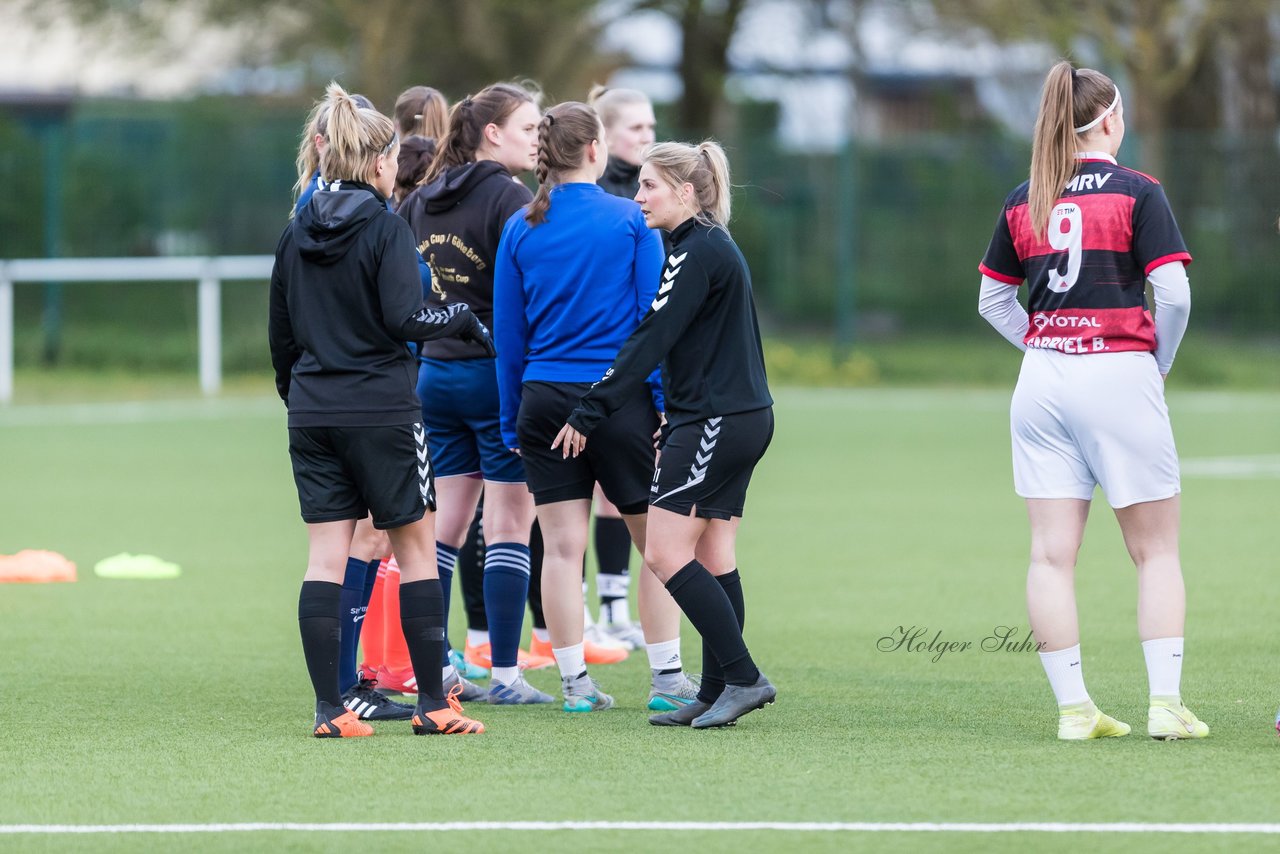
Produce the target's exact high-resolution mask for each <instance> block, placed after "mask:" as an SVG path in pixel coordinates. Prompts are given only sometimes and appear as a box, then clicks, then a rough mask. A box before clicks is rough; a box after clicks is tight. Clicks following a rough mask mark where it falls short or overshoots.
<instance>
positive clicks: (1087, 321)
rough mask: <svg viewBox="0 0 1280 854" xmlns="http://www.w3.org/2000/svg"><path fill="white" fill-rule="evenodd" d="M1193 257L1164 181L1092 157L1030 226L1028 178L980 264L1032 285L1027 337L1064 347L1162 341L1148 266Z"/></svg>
mask: <svg viewBox="0 0 1280 854" xmlns="http://www.w3.org/2000/svg"><path fill="white" fill-rule="evenodd" d="M1171 261H1181V262H1183V263H1184V264H1187V263H1190V262H1191V254H1190V253H1189V252H1187V247H1186V244H1185V243H1183V241H1182V234H1181V233H1180V232H1179V231H1178V224H1177V222H1175V221H1174V218H1173V211H1171V210H1170V209H1169V200H1168V199H1166V198H1165V195H1164V190H1163V188H1161V186H1160V182H1159V181H1157V180H1156V179H1155V178H1152V177H1151V176H1149V175H1144V174H1142V173H1141V172H1135V171H1134V170H1132V169H1126V168H1124V167H1123V166H1118V165H1116V164H1115V163H1114V162H1112V161H1111V160H1109V159H1103V158H1097V159H1094V158H1087V159H1083V160H1081V162H1080V169H1079V171H1078V172H1077V173H1076V176H1075V177H1074V178H1072V179H1071V181H1070V182H1069V183H1068V184H1067V186H1066V189H1065V191H1064V192H1063V194H1062V196H1061V197H1060V198H1059V199H1058V202H1057V204H1056V205H1054V207H1053V212H1052V214H1050V216H1049V226H1048V228H1047V229H1046V230H1045V233H1044V236H1043V237H1042V238H1040V239H1037V238H1036V236H1035V233H1034V232H1033V231H1032V230H1031V217H1030V215H1029V212H1028V207H1027V183H1026V182H1024V183H1023V184H1021V185H1020V186H1019V187H1018V188H1017V189H1015V190H1014V191H1013V192H1012V193H1010V194H1009V197H1008V199H1006V200H1005V203H1004V210H1003V211H1001V213H1000V217H999V218H998V219H997V220H996V230H995V234H994V235H993V236H992V238H991V245H990V246H988V247H987V254H986V255H985V256H984V257H983V259H982V263H981V264H979V265H978V269H979V270H981V271H982V273H983V275H986V276H990V277H991V278H993V279H996V280H998V281H1001V282H1006V283H1008V284H1010V285H1014V286H1017V285H1020V284H1022V282H1023V281H1024V280H1025V281H1026V282H1027V286H1028V288H1029V289H1030V292H1029V295H1028V301H1027V313H1028V314H1029V315H1030V324H1029V325H1028V327H1027V335H1026V338H1025V339H1024V340H1025V343H1026V345H1027V346H1028V347H1039V348H1044V349H1050V350H1060V351H1062V352H1064V353H1096V352H1104V351H1107V352H1117V351H1122V350H1155V348H1156V338H1155V324H1154V322H1153V321H1152V319H1151V313H1150V312H1149V311H1148V310H1147V305H1146V279H1147V274H1148V273H1150V272H1151V271H1152V270H1154V269H1155V268H1156V267H1159V266H1160V265H1161V264H1167V263H1169V262H1171Z"/></svg>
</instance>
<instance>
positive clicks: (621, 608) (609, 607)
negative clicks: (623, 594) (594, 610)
mask: <svg viewBox="0 0 1280 854" xmlns="http://www.w3.org/2000/svg"><path fill="white" fill-rule="evenodd" d="M600 622H602V623H612V624H614V625H615V626H629V625H631V609H630V608H628V607H627V600H626V599H614V600H613V601H612V602H605V603H604V604H602V605H601V606H600Z"/></svg>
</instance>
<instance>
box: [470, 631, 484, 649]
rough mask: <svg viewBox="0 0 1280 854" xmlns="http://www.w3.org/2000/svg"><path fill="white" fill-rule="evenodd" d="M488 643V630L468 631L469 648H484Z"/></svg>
mask: <svg viewBox="0 0 1280 854" xmlns="http://www.w3.org/2000/svg"><path fill="white" fill-rule="evenodd" d="M488 642H489V630H488V629H467V646H484V645H485V644H487V643H488Z"/></svg>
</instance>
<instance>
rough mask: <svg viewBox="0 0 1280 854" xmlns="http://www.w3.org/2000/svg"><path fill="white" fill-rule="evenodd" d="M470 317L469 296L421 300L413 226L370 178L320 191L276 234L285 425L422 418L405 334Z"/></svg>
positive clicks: (449, 330)
mask: <svg viewBox="0 0 1280 854" xmlns="http://www.w3.org/2000/svg"><path fill="white" fill-rule="evenodd" d="M474 325H475V320H474V318H473V317H472V315H471V312H470V311H468V310H467V309H466V306H458V305H454V306H449V307H448V308H443V309H431V310H428V309H425V308H424V307H423V304H422V285H421V280H420V279H419V277H418V263H417V258H416V257H415V256H414V250H413V234H412V233H411V232H410V231H409V227H408V226H406V225H405V224H404V222H403V221H402V220H401V219H400V218H399V217H397V216H396V215H395V214H393V213H391V212H390V211H388V210H387V201H386V199H385V198H383V196H382V195H381V194H380V193H378V191H377V190H375V189H374V188H373V187H371V186H369V185H368V184H361V183H356V182H348V181H341V182H334V183H332V184H329V185H327V186H326V187H325V188H324V189H323V190H321V191H317V192H316V194H315V195H314V196H312V197H311V201H309V202H308V203H307V204H306V205H305V206H304V207H303V208H302V210H301V211H299V212H298V215H297V216H296V217H295V218H294V220H293V222H291V223H289V225H288V227H286V228H285V230H284V234H283V235H281V237H280V243H279V245H277V247H276V263H275V267H274V268H273V269H272V271H271V297H270V315H269V319H268V325H267V334H268V338H269V340H270V343H271V364H272V366H273V367H274V368H275V372H276V389H277V390H278V391H279V393H280V397H281V398H282V399H283V400H284V401H285V402H286V403H287V404H288V407H289V426H290V427H376V426H389V425H396V424H413V423H416V422H418V421H421V420H422V408H421V407H422V405H421V403H420V402H419V400H418V395H417V392H416V388H417V381H418V371H417V363H416V362H415V360H414V358H413V356H412V354H410V352H409V350H408V348H406V347H405V345H404V342H405V341H422V340H428V339H432V338H438V337H441V336H445V335H458V334H465V333H467V332H468V331H469V330H471V329H472V328H473V327H474Z"/></svg>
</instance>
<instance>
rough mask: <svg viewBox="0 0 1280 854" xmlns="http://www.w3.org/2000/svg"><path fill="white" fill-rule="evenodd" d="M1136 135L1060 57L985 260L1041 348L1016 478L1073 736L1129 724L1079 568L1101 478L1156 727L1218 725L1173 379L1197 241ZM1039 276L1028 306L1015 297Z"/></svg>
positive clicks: (998, 313)
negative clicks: (1150, 295) (1132, 574)
mask: <svg viewBox="0 0 1280 854" xmlns="http://www.w3.org/2000/svg"><path fill="white" fill-rule="evenodd" d="M1123 138H1124V104H1123V103H1122V102H1121V100H1120V90H1119V89H1118V88H1117V87H1116V85H1115V83H1113V82H1112V81H1111V80H1110V79H1109V78H1108V77H1107V76H1106V75H1104V74H1101V73H1099V72H1097V71H1093V70H1091V69H1087V68H1081V69H1078V70H1077V69H1074V68H1072V67H1071V64H1070V63H1068V62H1059V63H1058V64H1057V65H1055V66H1054V67H1053V68H1052V70H1050V72H1049V76H1048V77H1047V78H1046V80H1045V83H1044V89H1043V91H1042V93H1041V96H1040V114H1039V117H1038V118H1037V119H1036V128H1035V139H1034V142H1033V148H1032V153H1031V179H1030V181H1028V182H1026V183H1023V184H1022V185H1021V186H1019V187H1018V188H1017V189H1015V190H1014V191H1013V192H1012V193H1011V194H1010V195H1009V197H1008V199H1006V201H1005V204H1004V209H1003V210H1002V211H1001V212H1000V216H999V218H998V219H997V221H996V230H995V236H994V237H992V239H991V245H990V247H989V248H988V249H987V254H986V256H985V257H984V258H983V260H982V264H981V265H980V267H979V269H980V270H981V272H982V291H981V296H980V298H979V311H980V312H981V314H982V316H983V317H985V318H986V319H987V320H988V321H989V322H990V323H991V324H992V325H993V326H995V328H996V329H997V330H998V331H999V332H1000V333H1001V334H1002V335H1003V336H1004V337H1005V338H1007V339H1008V340H1009V341H1010V342H1012V343H1013V344H1014V346H1016V347H1018V348H1019V349H1021V350H1024V351H1025V352H1026V355H1025V356H1024V357H1023V361H1022V371H1021V373H1020V375H1019V377H1018V385H1017V388H1016V389H1015V390H1014V393H1013V402H1012V404H1011V407H1010V425H1011V428H1012V434H1013V480H1014V488H1015V490H1016V491H1017V493H1018V494H1019V495H1020V496H1022V497H1023V498H1025V499H1026V501H1027V515H1028V516H1029V517H1030V521H1031V562H1030V568H1029V569H1028V571H1027V611H1028V613H1029V616H1030V622H1031V629H1032V631H1033V632H1034V633H1035V636H1036V640H1037V641H1038V642H1040V643H1041V644H1044V647H1043V648H1044V650H1045V651H1044V652H1042V653H1041V654H1040V658H1041V661H1042V663H1043V664H1044V669H1045V673H1046V674H1048V677H1049V685H1050V687H1052V689H1053V693H1054V696H1055V697H1056V698H1057V701H1058V738H1061V739H1072V740H1074V739H1087V738H1103V737H1107V736H1120V735H1125V734H1127V733H1128V732H1129V725H1128V724H1125V723H1121V722H1120V721H1117V720H1114V719H1112V718H1111V717H1109V716H1107V715H1105V714H1103V713H1102V712H1100V711H1099V710H1098V707H1097V706H1095V705H1094V703H1093V701H1092V700H1091V699H1090V698H1089V693H1088V691H1086V690H1085V687H1084V676H1083V674H1082V673H1081V670H1082V667H1081V657H1080V630H1079V626H1078V624H1077V621H1076V600H1075V589H1074V588H1075V565H1076V556H1077V553H1078V552H1079V550H1080V543H1081V540H1082V539H1083V537H1084V527H1085V520H1086V518H1087V517H1088V515H1089V502H1090V500H1091V499H1092V497H1093V488H1094V486H1095V485H1098V486H1101V487H1102V491H1103V493H1104V494H1105V495H1106V498H1107V501H1108V502H1109V503H1110V504H1111V506H1112V507H1113V508H1114V509H1115V514H1116V518H1117V519H1118V520H1119V522H1120V529H1121V531H1122V532H1123V534H1124V540H1125V545H1126V546H1127V548H1128V550H1129V556H1130V557H1131V558H1132V559H1133V562H1134V563H1135V564H1136V566H1137V568H1138V634H1139V636H1140V637H1141V639H1142V650H1143V654H1144V655H1145V657H1146V662H1147V676H1148V679H1149V681H1150V689H1151V702H1150V709H1149V711H1148V714H1147V732H1148V733H1149V734H1150V735H1151V736H1152V737H1153V738H1158V739H1172V738H1204V737H1205V736H1206V735H1208V734H1209V728H1208V726H1206V725H1205V724H1204V723H1202V722H1200V721H1199V720H1197V719H1196V716H1195V715H1193V714H1191V712H1189V711H1188V710H1187V707H1186V706H1184V705H1183V704H1182V700H1181V694H1180V690H1181V689H1180V684H1179V683H1180V681H1181V675H1182V652H1183V649H1182V647H1183V645H1182V638H1183V623H1184V619H1185V613H1186V594H1185V590H1184V587H1183V583H1182V568H1181V566H1180V564H1179V559H1178V493H1179V492H1180V491H1181V486H1180V483H1179V476H1178V454H1177V451H1176V450H1175V448H1174V443H1173V431H1172V430H1171V428H1170V426H1169V410H1168V407H1167V406H1166V405H1165V400H1164V382H1163V380H1164V377H1165V376H1166V375H1167V374H1168V373H1169V368H1170V367H1171V366H1172V365H1173V357H1174V353H1175V352H1176V351H1177V349H1178V343H1179V342H1180V341H1181V340H1182V334H1183V332H1184V331H1185V330H1186V326H1187V315H1188V313H1189V311H1190V307H1191V293H1190V290H1189V288H1188V286H1187V274H1186V272H1185V270H1184V266H1185V265H1186V264H1188V263H1190V261H1191V255H1190V254H1189V253H1188V252H1187V248H1186V246H1185V244H1184V243H1183V242H1182V235H1181V234H1180V233H1179V232H1178V225H1177V223H1176V222H1174V219H1173V213H1172V212H1171V211H1170V210H1169V203H1168V201H1167V200H1166V199H1165V195H1164V191H1163V190H1162V189H1161V187H1160V184H1159V182H1157V181H1156V180H1155V179H1154V178H1152V177H1150V176H1148V175H1143V174H1142V173H1140V172H1134V171H1133V170H1131V169H1126V168H1124V167H1122V166H1119V165H1117V163H1116V152H1117V151H1119V149H1120V142H1121V140H1122V139H1123ZM1024 280H1025V281H1026V282H1027V286H1028V288H1029V289H1030V291H1029V295H1028V298H1027V300H1028V309H1029V311H1030V315H1029V316H1028V313H1027V310H1024V309H1023V308H1022V306H1021V305H1019V304H1018V301H1017V291H1018V285H1020V284H1021V283H1022V282H1023V281H1024ZM1148 280H1149V281H1150V282H1151V284H1152V286H1153V287H1154V289H1155V300H1156V317H1155V321H1154V323H1153V322H1152V319H1151V315H1150V314H1149V313H1148V312H1147V310H1146V300H1145V296H1144V291H1145V286H1146V282H1147V281H1148Z"/></svg>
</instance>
